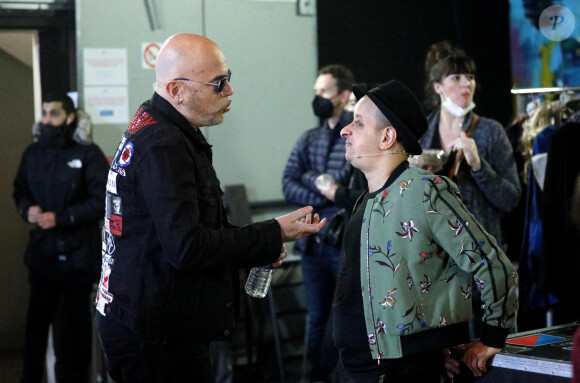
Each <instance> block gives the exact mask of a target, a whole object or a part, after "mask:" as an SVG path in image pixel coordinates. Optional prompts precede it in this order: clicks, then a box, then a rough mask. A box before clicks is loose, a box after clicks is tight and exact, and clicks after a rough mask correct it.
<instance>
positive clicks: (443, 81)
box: [419, 41, 521, 250]
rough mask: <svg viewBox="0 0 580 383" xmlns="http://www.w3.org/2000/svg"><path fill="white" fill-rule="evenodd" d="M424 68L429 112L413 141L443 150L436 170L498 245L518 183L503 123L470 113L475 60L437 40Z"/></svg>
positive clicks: (473, 89)
mask: <svg viewBox="0 0 580 383" xmlns="http://www.w3.org/2000/svg"><path fill="white" fill-rule="evenodd" d="M425 70H426V72H427V74H428V79H427V83H426V87H425V91H426V104H427V106H428V107H429V109H432V111H431V113H429V114H428V116H427V120H428V123H429V130H428V131H427V133H425V135H423V137H422V138H421V139H420V140H419V143H420V144H421V147H422V148H423V149H442V150H444V151H445V155H444V166H443V169H442V170H441V171H440V173H441V174H444V175H446V176H449V178H451V179H453V181H455V183H457V185H458V187H459V191H460V192H461V195H462V198H463V201H464V203H465V205H466V206H467V208H468V209H469V211H471V212H472V213H473V215H474V216H475V217H476V218H477V220H478V221H479V222H480V223H481V224H482V226H483V227H485V228H486V230H488V231H489V232H490V233H491V234H492V235H493V236H494V237H495V238H496V239H497V240H498V243H499V244H502V237H501V215H502V213H506V212H509V211H511V210H512V209H514V208H515V207H516V205H517V204H518V200H519V198H520V193H521V186H520V182H519V179H518V174H517V169H516V162H515V159H514V155H513V150H512V147H511V145H510V142H509V140H508V137H507V135H506V134H505V132H504V129H503V127H502V126H501V124H500V123H499V122H497V121H495V120H492V119H490V118H485V117H481V116H478V115H477V114H475V113H474V112H473V109H474V107H475V103H474V102H473V96H474V93H475V89H476V81H475V78H476V67H475V62H474V61H473V60H472V59H471V58H470V57H468V56H467V55H466V54H465V53H464V52H463V51H462V50H460V49H458V48H456V47H453V46H452V45H451V44H450V43H449V42H447V41H443V42H439V43H436V44H433V45H432V46H431V48H430V50H429V52H428V53H427V58H426V62H425ZM504 250H505V249H504Z"/></svg>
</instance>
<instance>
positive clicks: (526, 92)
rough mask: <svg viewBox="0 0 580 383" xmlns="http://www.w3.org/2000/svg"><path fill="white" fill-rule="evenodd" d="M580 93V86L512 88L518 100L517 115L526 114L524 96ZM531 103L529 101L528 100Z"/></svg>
mask: <svg viewBox="0 0 580 383" xmlns="http://www.w3.org/2000/svg"><path fill="white" fill-rule="evenodd" d="M578 92H580V86H554V87H543V88H512V89H511V93H512V94H513V95H515V96H517V98H516V108H517V113H518V114H519V113H522V112H525V110H526V105H525V102H526V101H525V99H524V96H532V97H534V96H539V95H547V94H558V93H578ZM528 101H529V99H528Z"/></svg>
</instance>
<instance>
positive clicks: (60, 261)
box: [13, 136, 108, 285]
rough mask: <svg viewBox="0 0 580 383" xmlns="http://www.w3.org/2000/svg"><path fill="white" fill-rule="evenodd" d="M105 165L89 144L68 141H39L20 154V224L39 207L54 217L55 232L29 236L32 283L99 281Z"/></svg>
mask: <svg viewBox="0 0 580 383" xmlns="http://www.w3.org/2000/svg"><path fill="white" fill-rule="evenodd" d="M107 168H108V163H107V159H106V158H105V156H104V154H103V152H102V151H101V150H100V149H99V148H98V147H97V146H96V145H94V144H89V143H85V144H80V143H78V142H75V141H73V140H72V139H71V138H70V137H64V136H55V137H40V138H39V139H38V141H37V142H35V143H33V144H31V145H30V146H29V147H28V148H26V150H25V151H24V153H23V155H22V160H21V162H20V166H19V168H18V172H17V175H16V178H15V180H14V193H13V197H14V201H15V203H16V207H17V209H18V212H19V214H20V216H21V217H22V219H24V220H25V221H26V222H28V209H29V207H30V206H35V205H38V206H40V207H41V209H42V210H43V211H52V212H55V217H56V227H55V228H52V229H48V230H43V229H41V228H39V227H38V226H36V227H35V228H34V229H33V230H31V231H30V241H29V243H28V247H27V249H26V252H25V256H24V260H25V264H26V266H27V267H28V271H29V278H30V279H31V280H37V281H41V282H42V281H46V282H52V283H57V284H61V285H91V284H93V283H95V282H97V281H98V278H99V265H100V260H101V257H100V256H99V239H100V232H99V226H100V222H101V220H102V214H103V205H104V201H105V193H104V191H105V184H106V180H107Z"/></svg>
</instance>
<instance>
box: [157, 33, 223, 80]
mask: <svg viewBox="0 0 580 383" xmlns="http://www.w3.org/2000/svg"><path fill="white" fill-rule="evenodd" d="M216 59H217V60H220V59H223V53H222V51H221V49H220V48H219V47H218V46H217V45H216V44H215V43H214V42H213V41H211V40H210V39H208V38H206V37H204V36H200V35H196V34H192V33H178V34H176V35H173V36H171V37H169V38H168V39H167V40H166V41H165V42H164V43H163V46H162V47H161V50H160V51H159V54H158V55H157V61H156V63H155V77H156V80H157V83H158V86H159V84H161V85H163V84H165V83H166V82H167V81H168V80H170V79H173V78H177V77H186V78H189V77H194V75H199V74H200V73H204V72H205V71H206V70H207V68H208V66H210V65H212V64H214V63H215V60H216Z"/></svg>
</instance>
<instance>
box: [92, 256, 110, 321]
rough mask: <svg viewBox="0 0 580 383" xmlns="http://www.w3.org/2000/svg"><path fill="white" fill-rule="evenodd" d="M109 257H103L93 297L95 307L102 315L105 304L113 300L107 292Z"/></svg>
mask: <svg viewBox="0 0 580 383" xmlns="http://www.w3.org/2000/svg"><path fill="white" fill-rule="evenodd" d="M112 263H113V262H112V258H111V257H108V256H107V257H103V263H102V268H101V280H100V281H99V288H98V289H97V297H96V299H95V304H96V309H97V310H98V311H99V312H100V313H101V314H102V315H104V316H106V315H107V314H106V313H105V305H106V304H109V303H111V302H112V301H113V294H111V293H110V292H109V277H110V276H111V264H112Z"/></svg>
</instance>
